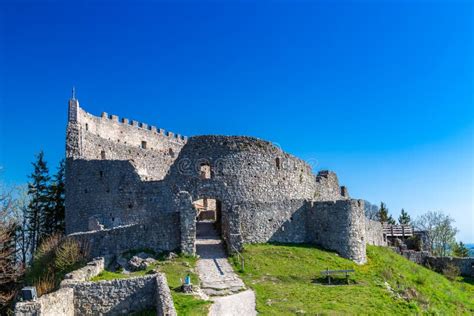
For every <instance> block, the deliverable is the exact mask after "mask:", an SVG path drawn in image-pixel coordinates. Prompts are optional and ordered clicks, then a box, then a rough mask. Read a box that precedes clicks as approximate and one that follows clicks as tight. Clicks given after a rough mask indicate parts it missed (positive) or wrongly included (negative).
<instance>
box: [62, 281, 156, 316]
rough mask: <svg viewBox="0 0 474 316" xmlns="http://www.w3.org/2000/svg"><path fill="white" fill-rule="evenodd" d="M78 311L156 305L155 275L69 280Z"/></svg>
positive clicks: (113, 312) (130, 310)
mask: <svg viewBox="0 0 474 316" xmlns="http://www.w3.org/2000/svg"><path fill="white" fill-rule="evenodd" d="M67 286H70V287H72V288H73V289H74V308H75V311H76V314H78V315H120V314H125V315H127V314H130V313H133V312H139V311H142V310H145V309H150V308H155V307H156V292H157V290H156V276H155V275H149V276H145V277H138V278H128V279H118V280H110V281H100V282H78V283H75V284H68V285H67Z"/></svg>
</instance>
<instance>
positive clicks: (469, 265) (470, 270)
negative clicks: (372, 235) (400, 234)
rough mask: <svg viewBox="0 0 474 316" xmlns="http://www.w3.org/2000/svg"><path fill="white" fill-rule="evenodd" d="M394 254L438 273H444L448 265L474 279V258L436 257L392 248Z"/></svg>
mask: <svg viewBox="0 0 474 316" xmlns="http://www.w3.org/2000/svg"><path fill="white" fill-rule="evenodd" d="M390 248H391V249H392V250H393V251H394V252H396V253H398V254H399V255H402V256H404V257H405V258H407V259H408V260H410V261H413V262H415V263H417V264H420V265H424V266H426V267H428V268H430V269H432V270H434V271H436V272H439V273H443V270H444V269H445V268H446V267H447V266H448V265H453V266H455V267H457V268H459V272H460V273H461V275H463V276H468V277H474V257H468V258H459V257H436V256H432V255H431V254H430V252H429V251H415V250H407V249H400V248H399V247H390Z"/></svg>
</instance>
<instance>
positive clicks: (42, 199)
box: [26, 151, 50, 254]
mask: <svg viewBox="0 0 474 316" xmlns="http://www.w3.org/2000/svg"><path fill="white" fill-rule="evenodd" d="M33 169H34V170H33V173H32V174H31V175H30V176H29V178H30V179H31V182H29V183H28V195H29V196H30V203H29V204H28V210H27V212H26V221H27V231H28V236H29V238H30V243H29V244H30V246H31V254H34V253H35V251H36V249H37V248H38V246H39V244H40V242H41V240H42V239H43V238H44V237H45V236H46V232H47V229H46V231H45V228H46V226H47V225H46V223H45V214H46V212H47V209H48V207H49V196H48V193H49V192H48V191H49V190H48V187H49V180H50V177H49V170H48V166H47V164H46V161H45V160H44V153H43V151H41V152H40V153H39V154H38V155H37V156H36V161H35V162H34V163H33Z"/></svg>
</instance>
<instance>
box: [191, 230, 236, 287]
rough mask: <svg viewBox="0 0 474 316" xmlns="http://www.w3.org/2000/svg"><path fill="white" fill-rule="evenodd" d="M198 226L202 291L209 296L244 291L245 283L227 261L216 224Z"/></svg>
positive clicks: (197, 248)
mask: <svg viewBox="0 0 474 316" xmlns="http://www.w3.org/2000/svg"><path fill="white" fill-rule="evenodd" d="M196 224H197V227H196V228H197V232H196V253H197V254H198V255H199V257H200V258H199V260H198V262H197V272H198V274H199V278H200V279H201V289H202V290H203V291H204V293H206V294H207V295H209V296H222V295H229V294H233V293H237V292H240V291H241V290H244V289H245V285H244V283H243V282H242V280H241V279H240V278H239V277H238V276H237V274H236V273H235V272H234V270H233V269H232V266H231V265H230V263H229V261H228V260H227V256H226V253H225V250H224V244H223V242H222V239H221V238H220V236H219V234H218V232H217V231H216V229H215V227H214V223H212V222H198V223H196Z"/></svg>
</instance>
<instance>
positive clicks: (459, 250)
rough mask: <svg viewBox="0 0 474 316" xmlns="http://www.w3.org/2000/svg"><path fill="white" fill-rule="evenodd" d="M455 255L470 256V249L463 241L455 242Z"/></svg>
mask: <svg viewBox="0 0 474 316" xmlns="http://www.w3.org/2000/svg"><path fill="white" fill-rule="evenodd" d="M453 256H455V257H461V258H465V257H469V249H467V247H466V245H464V243H463V242H462V241H460V242H459V243H454V245H453Z"/></svg>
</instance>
